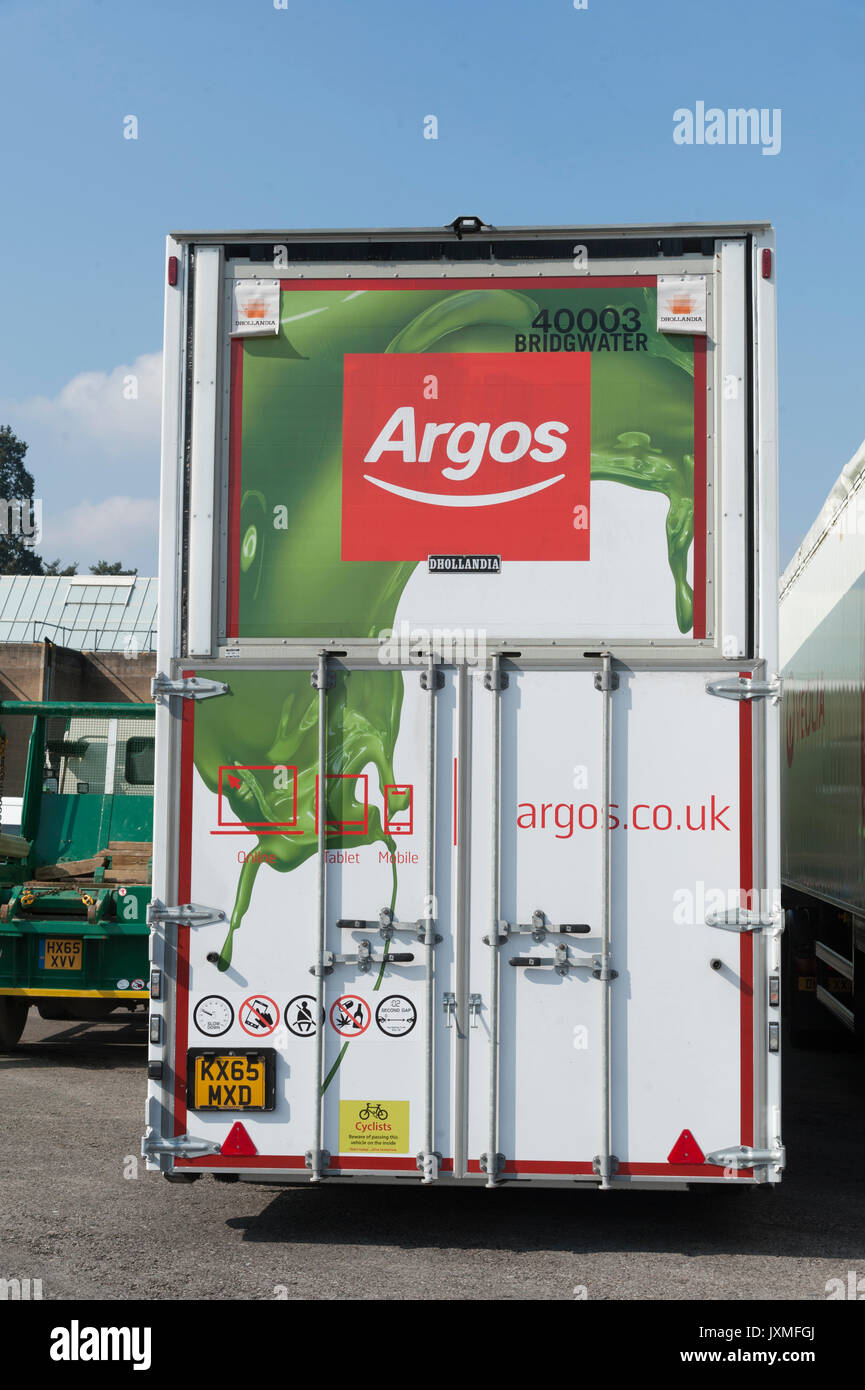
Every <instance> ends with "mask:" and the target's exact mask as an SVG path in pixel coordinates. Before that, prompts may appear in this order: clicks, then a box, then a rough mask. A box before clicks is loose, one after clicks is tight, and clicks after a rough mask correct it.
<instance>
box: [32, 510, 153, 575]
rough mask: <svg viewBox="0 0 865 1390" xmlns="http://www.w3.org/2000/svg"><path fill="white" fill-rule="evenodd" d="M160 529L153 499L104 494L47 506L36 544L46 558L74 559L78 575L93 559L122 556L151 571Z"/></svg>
mask: <svg viewBox="0 0 865 1390" xmlns="http://www.w3.org/2000/svg"><path fill="white" fill-rule="evenodd" d="M158 532H159V503H158V502H157V501H156V499H155V498H149V497H106V498H105V499H104V500H103V501H101V502H79V503H77V504H76V505H75V506H74V507H70V508H69V509H68V510H66V511H62V512H57V513H56V514H55V513H52V512H51V510H50V509H48V508H46V510H45V512H44V517H43V537H42V543H41V545H40V547H39V549H40V552H41V553H42V555H44V556H45V558H46V559H47V560H53V559H54V557H55V556H56V555H59V556H60V557H61V558H62V559H63V560H66V561H72V560H77V561H78V565H79V571H80V572H81V573H82V574H86V573H87V569H88V566H89V565H92V564H95V563H96V561H97V560H109V561H114V560H121V561H122V562H123V564H124V566H126V567H130V568H135V569H137V570H138V571H139V573H140V574H155V573H156V566H155V561H153V560H152V559H151V556H155V554H156V544H157V537H158Z"/></svg>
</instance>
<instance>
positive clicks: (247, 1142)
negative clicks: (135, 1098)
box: [219, 1120, 702, 1158]
mask: <svg viewBox="0 0 865 1390" xmlns="http://www.w3.org/2000/svg"><path fill="white" fill-rule="evenodd" d="M219 1152H220V1153H223V1154H243V1155H244V1156H245V1157H249V1155H250V1154H257V1153H258V1149H257V1148H256V1147H255V1145H254V1144H253V1142H252V1140H251V1139H250V1137H249V1135H248V1134H247V1132H246V1130H245V1129H244V1128H243V1125H242V1124H241V1123H240V1120H238V1121H237V1122H236V1123H235V1124H233V1125H232V1126H231V1129H230V1130H229V1131H228V1135H227V1137H226V1140H225V1143H224V1144H223V1146H222V1148H221V1149H220V1150H219ZM700 1157H701V1158H702V1154H701V1155H700Z"/></svg>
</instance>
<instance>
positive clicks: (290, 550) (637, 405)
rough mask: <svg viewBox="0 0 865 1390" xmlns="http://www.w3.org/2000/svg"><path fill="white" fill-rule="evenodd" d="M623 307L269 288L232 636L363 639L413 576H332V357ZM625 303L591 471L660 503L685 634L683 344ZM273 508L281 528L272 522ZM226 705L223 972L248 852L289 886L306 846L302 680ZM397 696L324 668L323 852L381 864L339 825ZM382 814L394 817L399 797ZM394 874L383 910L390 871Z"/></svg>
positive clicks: (357, 818) (688, 608) (508, 335)
mask: <svg viewBox="0 0 865 1390" xmlns="http://www.w3.org/2000/svg"><path fill="white" fill-rule="evenodd" d="M637 298H638V297H637V296H636V295H635V294H634V293H633V292H629V291H627V290H622V291H610V292H606V291H605V292H604V303H603V305H602V304H601V303H600V302H599V292H598V291H597V290H595V291H594V292H592V291H591V287H590V286H588V285H587V286H585V287H583V286H577V287H575V288H574V289H573V290H566V291H562V290H553V289H544V288H542V287H540V286H539V287H538V289H537V290H535V289H534V288H533V291H532V294H531V296H529V295H526V294H523V293H520V292H518V291H515V290H509V289H502V288H496V289H489V290H486V289H484V290H463V291H456V292H452V291H438V290H436V291H427V290H424V291H400V292H399V293H389V294H378V295H375V294H360V295H358V296H346V295H344V294H343V293H342V292H341V291H340V292H333V291H321V292H308V291H304V292H303V293H300V292H292V291H287V292H284V293H283V295H282V313H283V332H282V333H281V334H280V336H279V337H278V338H277V339H272V340H265V339H261V340H249V341H248V342H246V343H245V344H244V411H243V416H244V420H243V471H244V483H245V484H249V486H248V487H247V488H246V490H245V491H244V492H243V494H242V498H241V527H240V529H241V541H242V545H241V555H240V573H239V575H238V585H239V591H240V631H241V633H242V634H243V635H244V636H248V637H256V636H262V637H266V636H280V637H281V636H283V635H285V634H286V633H292V634H294V635H295V636H312V635H315V634H318V635H319V636H320V635H321V634H322V632H325V633H326V634H327V635H328V636H340V635H353V636H375V635H377V634H378V633H381V632H383V631H384V630H385V629H388V628H391V627H392V626H393V623H394V619H395V614H396V608H397V605H398V603H399V600H400V597H401V595H402V592H403V590H404V588H405V585H406V584H407V582H408V580H409V578H410V576H411V574H412V572H413V570H414V568H415V565H414V563H413V562H412V563H403V564H389V563H382V562H376V563H361V562H357V563H352V564H344V563H343V562H342V561H341V558H340V498H341V453H340V448H341V432H340V419H341V403H342V354H343V353H344V352H358V351H361V352H369V351H377V352H391V353H425V352H432V351H435V352H512V351H513V350H514V334H515V333H527V332H529V331H530V330H531V326H532V321H533V320H534V319H535V317H536V316H537V314H538V312H539V310H540V309H541V308H547V309H548V310H550V312H553V311H554V310H555V308H556V307H557V306H558V305H560V304H562V303H571V304H573V305H574V306H575V308H577V309H578V308H579V307H580V305H583V304H589V303H590V304H593V305H594V306H595V307H596V309H597V310H598V312H600V311H602V309H604V308H608V307H609V308H611V309H614V310H619V311H621V310H622V309H623V308H626V307H629V306H634V305H635V302H636V300H637ZM640 308H641V317H642V319H643V328H644V329H645V333H646V338H647V350H646V352H642V353H639V354H637V353H632V354H625V355H621V354H616V353H613V352H595V353H593V357H592V406H591V409H592V446H591V476H592V478H593V479H595V480H597V481H607V482H617V483H621V484H623V485H625V486H628V487H635V488H639V489H642V490H644V491H651V492H657V493H660V494H662V495H663V496H665V497H666V498H667V502H668V510H667V520H666V544H667V557H668V562H669V566H670V571H671V574H672V579H673V590H674V600H675V612H676V621H677V624H678V627H679V629H680V631H682V632H687V631H689V630H690V628H691V626H692V621H693V595H692V591H691V588H690V585H689V584H688V581H687V574H686V571H687V557H688V551H689V549H690V545H691V542H692V540H693V531H694V503H693V471H694V464H693V410H692V402H693V382H692V375H693V356H692V353H690V352H689V351H688V349H687V347H686V346H685V344H690V340H689V339H685V340H684V341H683V342H676V343H671V342H670V341H669V340H668V339H665V338H664V337H663V336H661V335H658V334H657V333H656V332H655V329H654V324H655V304H654V294H653V293H651V294H650V293H649V292H647V291H643V294H642V300H641V303H640ZM310 309H313V310H319V311H320V312H317V313H313V314H309V313H308V311H309V310H310ZM298 314H303V315H304V316H303V317H302V318H300V319H297V318H296V315H298ZM289 335H290V336H289ZM277 511H279V512H281V513H282V515H281V516H280V519H279V521H276V520H274V521H273V522H271V518H272V517H274V516H275V514H276V512H277ZM231 692H232V693H231V696H230V697H228V698H226V699H223V700H210V701H207V702H206V703H204V704H203V705H202V706H201V707H200V710H199V712H198V713H197V715H196V736H195V764H196V767H197V768H198V771H199V773H200V774H201V776H202V778H203V779H204V781H205V783H206V785H207V786H208V787H209V788H210V789H211V791H214V792H216V791H217V789H218V787H219V774H220V768H222V769H223V781H222V792H223V798H224V800H225V801H227V802H228V804H229V805H230V807H231V810H232V812H233V813H234V815H235V816H236V817H237V819H238V821H240V822H241V823H242V824H244V825H245V826H247V828H248V829H249V830H250V832H251V833H253V834H254V835H255V836H256V837H257V846H256V851H257V852H253V853H252V855H251V856H250V857H248V858H247V859H246V862H244V863H243V865H242V867H241V868H240V872H239V877H238V883H237V890H236V895H235V901H234V906H233V909H232V913H231V919H230V924H229V930H228V934H227V937H226V940H225V942H224V944H223V947H222V950H221V953H220V957H219V969H220V970H227V969H228V967H229V965H230V963H231V959H232V953H233V950H234V942H235V936H236V934H237V932H238V931H239V930H240V927H241V925H242V923H243V920H244V917H245V916H246V913H247V912H248V910H249V906H250V902H251V899H252V892H253V888H254V885H255V882H256V879H257V876H258V872H259V870H260V868H261V863H262V861H261V858H260V856H261V855H270V856H272V858H273V863H272V864H271V867H272V868H273V869H274V870H275V871H276V872H278V873H288V872H291V871H292V870H293V869H295V868H297V867H298V865H299V864H301V863H303V862H304V861H305V860H307V859H309V858H310V857H311V856H313V855H314V854H315V853H316V852H317V848H318V832H317V828H316V808H315V784H316V778H317V774H318V760H317V759H318V695H317V693H316V692H315V691H314V690H313V689H312V688H311V686H310V682H309V672H308V671H282V672H272V673H271V672H268V673H263V672H250V671H239V672H237V673H233V674H232V676H231ZM402 699H403V678H402V674H401V673H400V672H398V671H392V670H389V669H388V668H387V667H382V668H381V669H379V670H376V671H354V672H353V673H352V676H351V681H349V680H348V679H347V675H346V673H345V672H337V673H336V681H335V684H334V686H333V688H332V689H331V691H330V692H329V693H328V697H327V771H328V774H330V775H329V777H328V781H327V787H326V792H325V819H326V820H327V821H328V822H330V823H331V824H332V825H334V826H337V827H338V826H343V827H345V829H344V830H339V829H335V830H333V831H332V832H330V831H329V832H328V834H327V846H328V849H340V848H348V849H356V848H357V847H358V846H360V845H368V844H374V843H381V844H383V845H384V846H385V847H386V848H387V850H388V851H389V852H390V853H391V854H393V853H394V852H395V849H396V845H395V842H394V840H393V838H392V837H391V836H389V835H388V834H386V833H385V831H384V828H383V826H382V822H381V817H380V814H379V811H378V809H377V807H376V806H375V805H374V804H373V803H372V798H371V797H369V798H368V811H367V820H366V825H365V828H363V829H362V830H360V831H359V833H349V830H348V827H349V826H351V825H352V823H354V826H355V827H356V826H358V825H359V823H360V822H361V821H362V820H363V816H364V807H363V805H362V804H361V803H359V802H358V801H357V800H356V797H355V791H356V787H357V777H358V776H359V775H360V774H361V773H362V772H363V771H364V769H369V768H370V766H372V768H374V770H375V774H376V775H377V780H378V787H379V795H380V797H381V798H382V799H383V795H384V786H385V784H387V783H397V784H398V783H399V782H400V779H399V778H398V777H397V776H396V775H395V772H394V766H393V761H394V750H395V746H396V739H397V735H398V732H399V722H400V713H401V709H402ZM262 764H267V765H277V767H278V768H283V769H286V768H296V770H297V773H296V775H297V785H296V796H295V785H294V774H293V773H292V774H291V775H290V776H286V774H285V773H282V774H279V773H277V774H274V773H273V772H262V771H261V770H256V765H258V766H259V768H260V765H262ZM245 765H246V766H245ZM334 774H339V776H336V775H334ZM405 801H407V797H406V798H405ZM391 804H392V805H393V807H394V809H395V810H396V809H399V808H400V798H398V797H392V800H391ZM402 804H403V805H404V804H405V802H403V803H402ZM295 811H296V820H295ZM286 821H294V824H292V825H291V826H286V825H284V824H283V823H284V822H286ZM262 822H263V824H262ZM291 832H294V833H291ZM297 832H302V833H297ZM393 874H394V882H393V894H392V906H393V907H395V903H396V893H397V880H396V866H395V865H394V870H393ZM287 925H289V926H290V925H291V923H290V922H289V923H287ZM383 971H384V967H382V972H380V974H379V979H378V981H377V983H376V986H375V988H376V989H378V987H379V985H380V983H381V979H382V975H383ZM340 1055H341V1056H342V1053H341V1054H340ZM329 1079H330V1078H328V1080H329Z"/></svg>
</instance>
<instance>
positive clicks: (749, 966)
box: [739, 671, 754, 1145]
mask: <svg viewBox="0 0 865 1390" xmlns="http://www.w3.org/2000/svg"><path fill="white" fill-rule="evenodd" d="M740 674H742V675H746V676H747V675H750V674H751V673H750V672H749V671H745V672H740ZM753 770H754V761H753V721H752V710H751V702H750V700H740V702H739V883H740V887H741V906H742V907H749V906H751V902H750V897H751V889H752V888H753V886H754V868H753V863H754V844H753V834H754V816H753V797H752V785H753ZM739 979H740V982H741V983H740V993H739V1035H740V1042H741V1049H742V1097H741V1127H742V1138H741V1141H740V1142H741V1143H743V1144H747V1145H751V1144H753V1142H754V938H753V936H752V934H751V933H750V932H743V933H742V935H741V937H740V939H739Z"/></svg>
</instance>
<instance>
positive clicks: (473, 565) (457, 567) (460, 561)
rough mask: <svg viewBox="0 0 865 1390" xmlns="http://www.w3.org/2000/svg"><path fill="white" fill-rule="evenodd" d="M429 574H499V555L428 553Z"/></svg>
mask: <svg viewBox="0 0 865 1390" xmlns="http://www.w3.org/2000/svg"><path fill="white" fill-rule="evenodd" d="M427 564H428V566H429V572H430V574H501V572H502V557H501V555H430V557H429V559H428V561H427Z"/></svg>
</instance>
